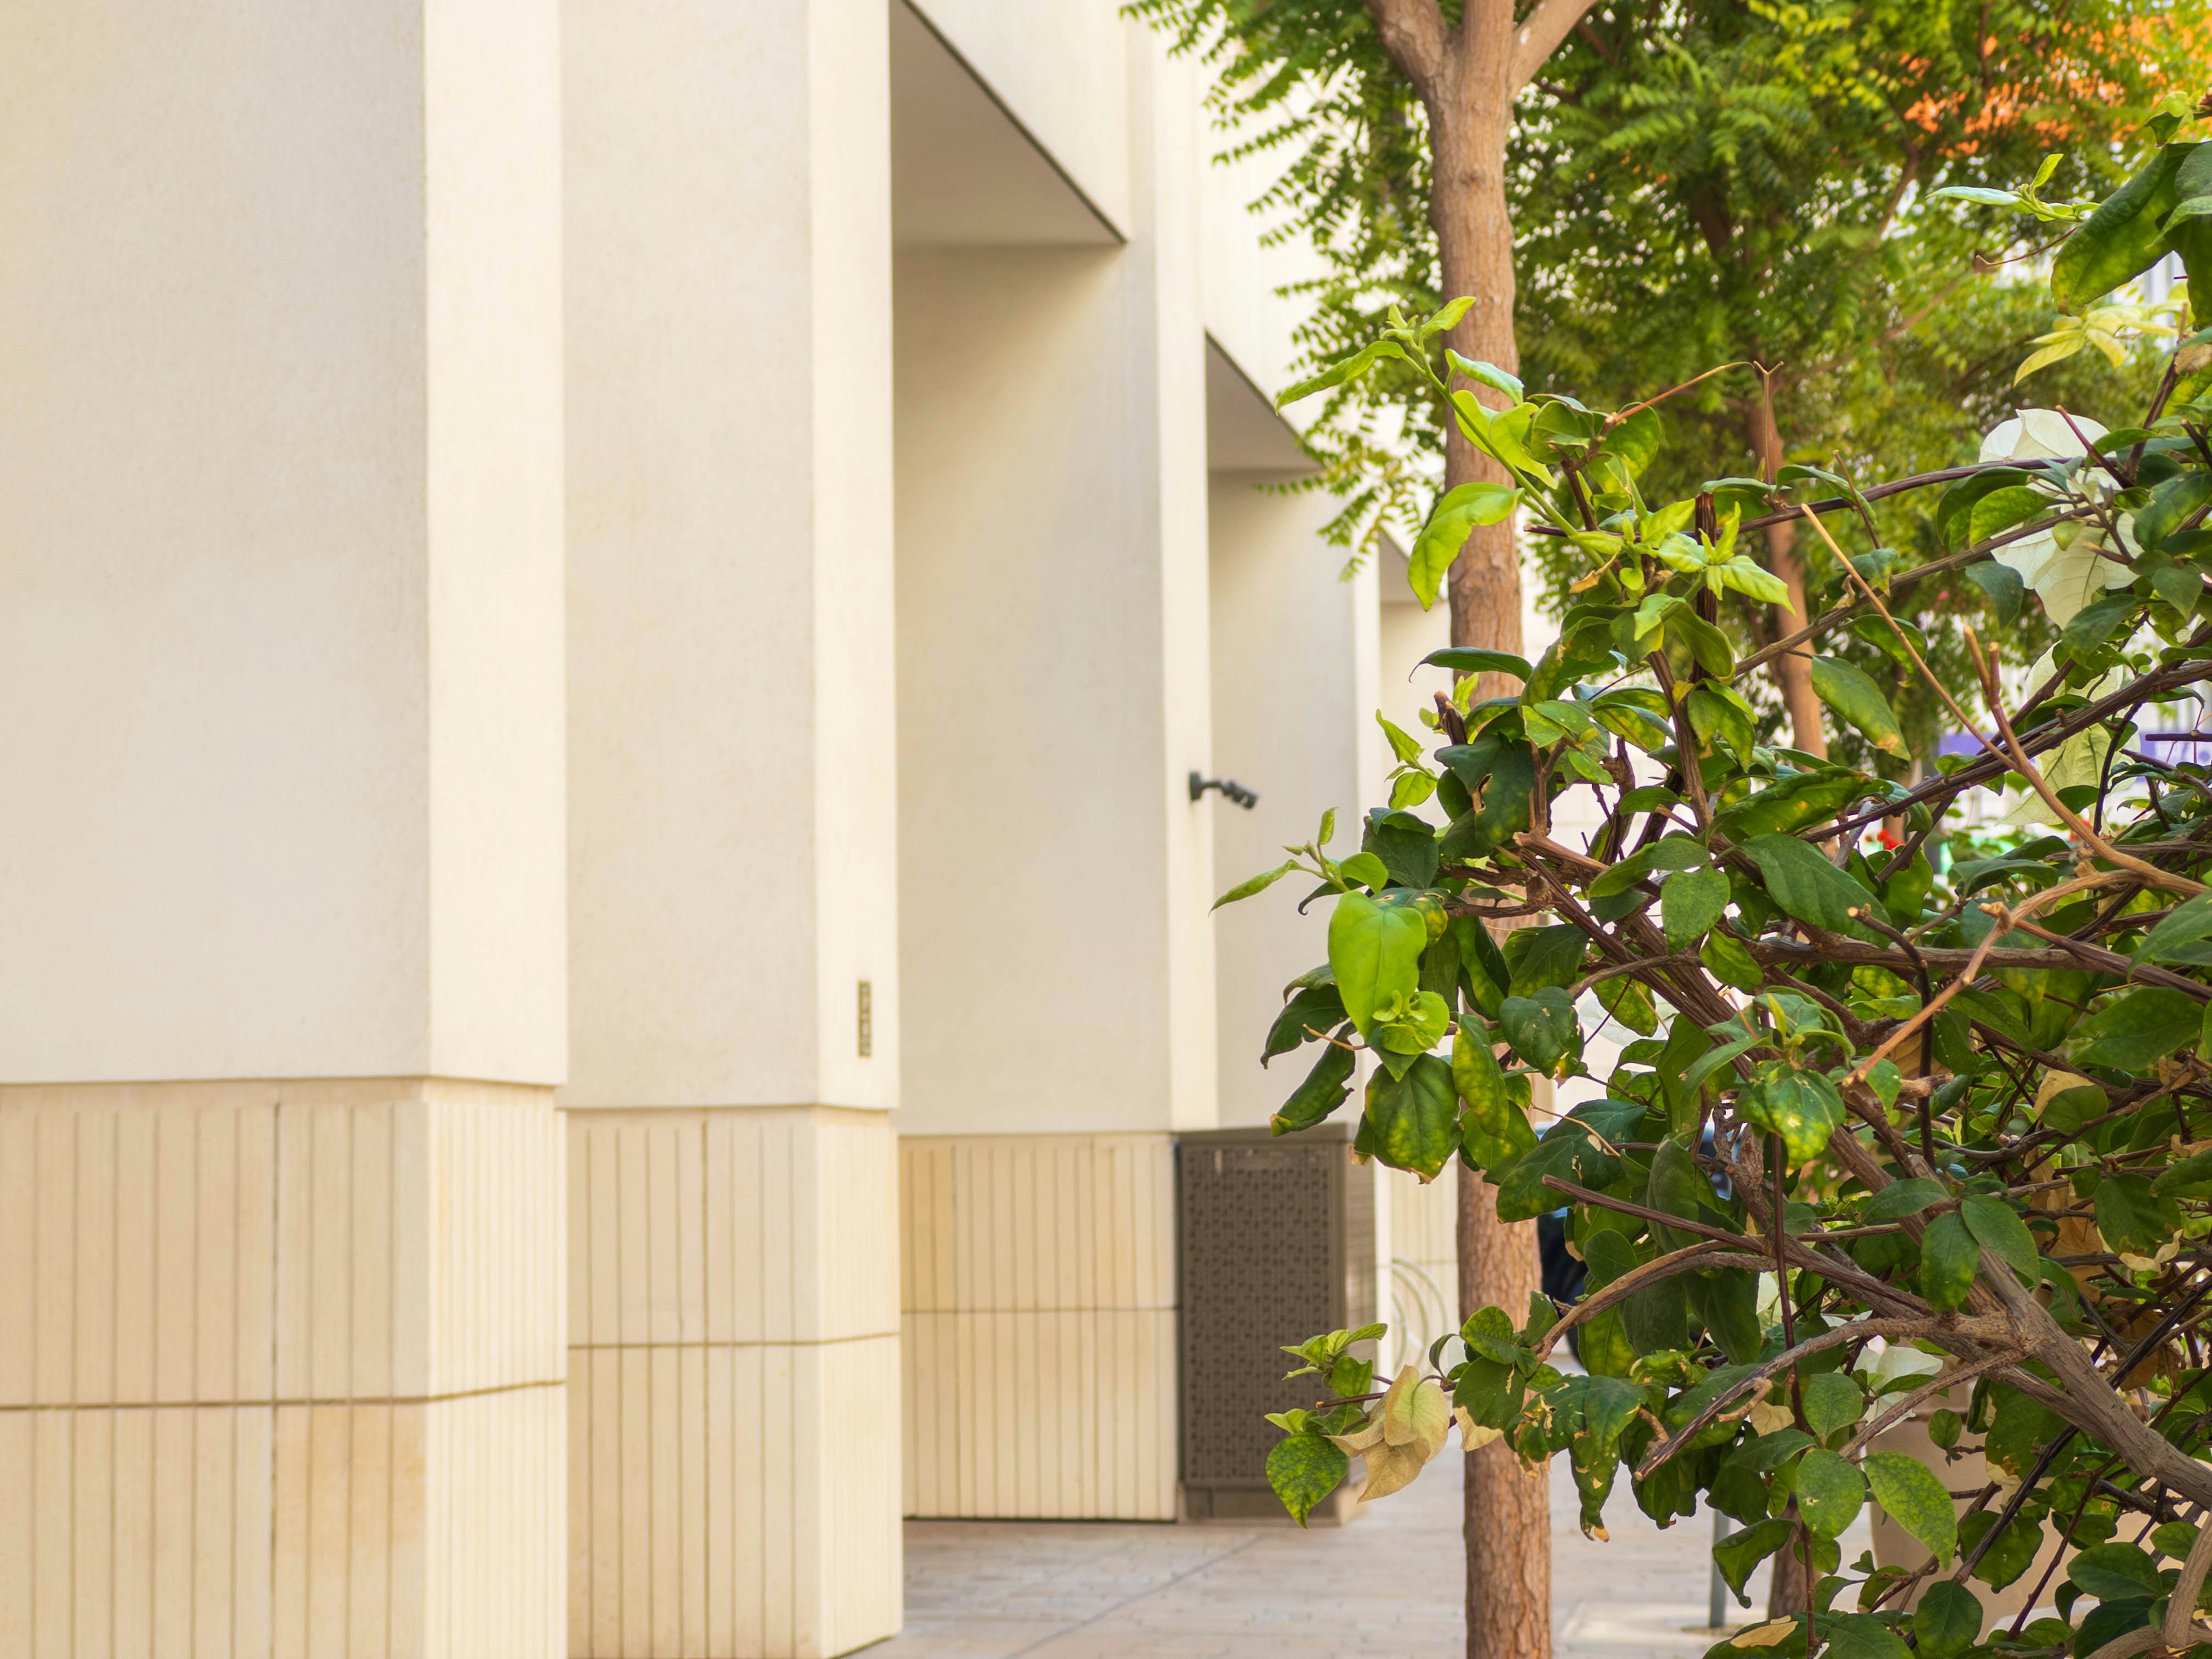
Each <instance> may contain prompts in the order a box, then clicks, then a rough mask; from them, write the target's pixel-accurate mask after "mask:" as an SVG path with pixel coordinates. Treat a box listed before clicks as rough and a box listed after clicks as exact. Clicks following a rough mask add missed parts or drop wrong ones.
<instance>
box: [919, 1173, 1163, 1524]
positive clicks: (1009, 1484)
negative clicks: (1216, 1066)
mask: <svg viewBox="0 0 2212 1659" xmlns="http://www.w3.org/2000/svg"><path fill="white" fill-rule="evenodd" d="M899 1217H900V1226H901V1229H902V1240H901V1247H900V1272H901V1296H900V1309H901V1312H900V1321H901V1330H902V1376H903V1379H904V1386H903V1388H902V1390H901V1395H902V1400H903V1401H904V1411H905V1432H904V1435H903V1443H904V1448H905V1472H904V1493H905V1500H904V1501H905V1509H906V1512H907V1513H908V1515H922V1516H961V1517H1017V1516H1019V1517H1040V1518H1063V1519H1082V1520H1121V1521H1163V1520H1172V1519H1174V1518H1175V1514H1176V1456H1177V1450H1176V1295H1175V1141H1174V1138H1173V1137H1172V1136H1170V1135H1165V1134H1097V1135H1086V1134H1045V1135H976V1136H941V1135H930V1136H912V1135H908V1136H902V1137H901V1138H900V1141H899Z"/></svg>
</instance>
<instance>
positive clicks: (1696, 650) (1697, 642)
mask: <svg viewBox="0 0 2212 1659" xmlns="http://www.w3.org/2000/svg"><path fill="white" fill-rule="evenodd" d="M1666 626H1667V631H1668V633H1670V634H1672V635H1674V636H1675V637H1676V638H1677V639H1679V640H1680V641H1681V642H1682V645H1683V647H1684V648H1685V649H1686V650H1687V651H1688V652H1689V653H1690V655H1691V656H1692V657H1693V658H1695V659H1697V664H1698V666H1699V667H1700V668H1702V669H1704V670H1705V672H1707V673H1708V674H1711V676H1712V677H1713V678H1715V679H1719V680H1727V679H1734V678H1735V652H1734V651H1732V650H1731V649H1730V648H1729V639H1728V635H1725V634H1723V633H1722V632H1721V630H1720V629H1717V628H1716V627H1714V626H1713V625H1712V624H1711V623H1709V622H1707V621H1705V618H1704V617H1700V616H1699V615H1698V613H1697V612H1696V611H1692V609H1690V607H1689V606H1688V605H1685V604H1683V603H1681V602H1680V600H1677V601H1676V602H1675V608H1674V610H1672V611H1668V613H1667V623H1666Z"/></svg>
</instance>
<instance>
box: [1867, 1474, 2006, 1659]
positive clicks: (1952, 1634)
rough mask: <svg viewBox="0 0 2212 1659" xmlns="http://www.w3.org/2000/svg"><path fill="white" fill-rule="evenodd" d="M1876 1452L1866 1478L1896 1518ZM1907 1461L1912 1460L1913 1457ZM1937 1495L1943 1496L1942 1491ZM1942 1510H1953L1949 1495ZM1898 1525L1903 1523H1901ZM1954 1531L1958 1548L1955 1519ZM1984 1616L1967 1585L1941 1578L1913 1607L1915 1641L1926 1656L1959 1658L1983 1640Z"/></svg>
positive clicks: (1946, 1553) (1944, 1555)
mask: <svg viewBox="0 0 2212 1659" xmlns="http://www.w3.org/2000/svg"><path fill="white" fill-rule="evenodd" d="M1877 1455H1887V1456H1892V1457H1894V1456H1896V1455H1897V1454H1896V1453H1894V1452H1890V1453H1887V1454H1877ZM1867 1462H1868V1464H1869V1468H1868V1470H1867V1479H1868V1480H1869V1482H1870V1483H1872V1484H1873V1486H1874V1492H1875V1500H1876V1501H1877V1502H1881V1506H1882V1508H1884V1509H1885V1510H1889V1512H1890V1514H1891V1516H1893V1517H1894V1516H1896V1514H1897V1511H1896V1510H1893V1509H1890V1506H1889V1504H1887V1502H1883V1501H1882V1498H1881V1483H1880V1482H1879V1481H1876V1480H1875V1478H1874V1470H1873V1468H1872V1467H1871V1466H1872V1464H1873V1462H1874V1455H1869V1457H1868V1459H1867ZM1905 1462H1911V1459H1910V1458H1907V1459H1905ZM1912 1467H1913V1468H1916V1469H1919V1470H1920V1473H1921V1474H1923V1475H1927V1477H1928V1480H1929V1481H1930V1483H1932V1484H1934V1485H1936V1486H1942V1482H1941V1481H1939V1480H1936V1477H1935V1476H1934V1475H1932V1474H1928V1471H1927V1470H1925V1469H1923V1468H1920V1465H1919V1464H1917V1463H1913V1464H1912ZM1937 1495H1938V1496H1939V1497H1941V1496H1942V1494H1941V1493H1940V1492H1939V1493H1938V1494H1937ZM1943 1512H1944V1513H1945V1514H1946V1515H1949V1514H1950V1513H1951V1500H1950V1499H1949V1498H1943ZM1899 1524H1900V1525H1902V1524H1903V1523H1902V1522H1899ZM1905 1530H1906V1531H1908V1532H1911V1530H1912V1529H1911V1528H1910V1527H1907V1528H1905ZM1951 1530H1952V1532H1953V1534H1954V1538H1953V1545H1954V1547H1955V1545H1956V1543H1957V1539H1956V1537H1955V1534H1956V1533H1957V1531H1958V1528H1957V1525H1956V1523H1955V1522H1954V1524H1953V1526H1952V1528H1951ZM1918 1535H1919V1534H1917V1533H1916V1534H1914V1536H1916V1537H1917V1536H1918ZM1921 1541H1922V1542H1923V1543H1925V1542H1927V1541H1926V1540H1925V1539H1922V1540H1921ZM1936 1554H1937V1555H1938V1557H1939V1558H1940V1559H1944V1560H1948V1559H1950V1550H1949V1549H1948V1548H1947V1549H1944V1550H1941V1551H1937V1552H1936ZM1983 1619H1984V1613H1983V1612H1982V1602H1981V1598H1980V1597H1979V1596H1978V1595H1975V1594H1974V1593H1973V1591H1972V1590H1970V1589H1967V1588H1966V1586H1965V1585H1964V1584H1960V1583H1954V1582H1953V1581H1952V1580H1950V1579H1948V1578H1939V1579H1937V1580H1936V1582H1935V1583H1932V1584H1930V1585H1929V1586H1928V1588H1927V1589H1924V1590H1923V1591H1921V1593H1920V1605H1919V1606H1918V1607H1915V1608H1914V1609H1913V1610H1912V1634H1913V1638H1914V1641H1915V1643H1916V1644H1917V1649H1918V1650H1919V1652H1920V1653H1921V1654H1922V1655H1923V1659H1957V1656H1959V1655H1960V1654H1962V1653H1964V1652H1966V1650H1967V1649H1969V1648H1971V1647H1972V1646H1973V1645H1974V1644H1975V1643H1977V1642H1978V1641H1980V1640H1981V1639H1982V1621H1983Z"/></svg>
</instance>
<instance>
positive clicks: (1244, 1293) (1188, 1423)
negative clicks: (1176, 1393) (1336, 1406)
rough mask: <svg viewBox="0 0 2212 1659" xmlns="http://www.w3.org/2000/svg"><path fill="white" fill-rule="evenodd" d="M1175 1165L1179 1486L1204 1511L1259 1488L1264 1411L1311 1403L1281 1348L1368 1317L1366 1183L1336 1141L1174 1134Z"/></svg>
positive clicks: (1266, 1432) (1308, 1389) (1370, 1221)
mask: <svg viewBox="0 0 2212 1659" xmlns="http://www.w3.org/2000/svg"><path fill="white" fill-rule="evenodd" d="M1328 1127H1331V1128H1333V1127H1334V1126H1328ZM1176 1156H1177V1161H1178V1169H1179V1175H1180V1191H1179V1194H1178V1200H1177V1201H1178V1206H1179V1210H1180V1220H1181V1224H1182V1225H1181V1226H1180V1228H1179V1229H1178V1236H1179V1238H1180V1242H1181V1243H1180V1248H1181V1262H1180V1276H1181V1286H1180V1289H1181V1297H1180V1300H1181V1303H1182V1480H1183V1485H1184V1488H1185V1493H1186V1499H1187V1502H1188V1505H1189V1508H1190V1510H1191V1512H1192V1513H1193V1514H1194V1515H1196V1514H1208V1513H1212V1512H1213V1510H1212V1506H1211V1505H1210V1504H1208V1502H1207V1501H1206V1494H1207V1493H1208V1492H1212V1491H1220V1492H1251V1491H1255V1490H1256V1491H1260V1492H1264V1491H1265V1490H1266V1489H1267V1476H1266V1474H1265V1467H1266V1464H1267V1452H1268V1449H1270V1448H1271V1447H1273V1444H1274V1443H1275V1442H1276V1441H1277V1440H1278V1439H1279V1438H1280V1437H1281V1434H1280V1431H1279V1430H1277V1429H1276V1428H1275V1427H1274V1426H1273V1425H1271V1424H1270V1423H1268V1422H1267V1420H1266V1417H1265V1415H1264V1414H1265V1413H1268V1412H1279V1411H1282V1410H1284V1409H1285V1408H1287V1407H1291V1406H1310V1405H1311V1404H1312V1403H1313V1401H1314V1400H1315V1398H1316V1392H1315V1387H1314V1384H1315V1382H1316V1379H1314V1378H1312V1377H1300V1378H1298V1379H1297V1381H1295V1382H1286V1381H1285V1380H1284V1377H1283V1373H1284V1372H1285V1371H1286V1370H1289V1369H1290V1368H1291V1363H1292V1362H1291V1360H1290V1359H1289V1358H1288V1357H1287V1356H1286V1355H1285V1354H1284V1352H1283V1346H1284V1345H1285V1344H1286V1343H1293V1342H1301V1341H1304V1340H1305V1339H1306V1338H1307V1337H1309V1336H1312V1335H1314V1334H1316V1333H1317V1332H1321V1331H1328V1330H1340V1329H1345V1328H1350V1327H1352V1326H1356V1325H1359V1324H1364V1323H1365V1322H1367V1321H1368V1320H1370V1319H1372V1318H1373V1317H1374V1306H1375V1187H1374V1175H1373V1171H1372V1170H1366V1169H1362V1168H1360V1167H1358V1165H1356V1164H1354V1163H1353V1162H1352V1148H1351V1144H1350V1140H1349V1139H1348V1137H1347V1136H1346V1133H1343V1132H1342V1131H1337V1132H1335V1133H1328V1134H1327V1137H1326V1138H1323V1133H1317V1132H1309V1133H1304V1134H1300V1135H1292V1136H1285V1137H1283V1138H1282V1139H1275V1138H1273V1137H1272V1136H1270V1135H1269V1134H1268V1133H1267V1131H1266V1130H1264V1129H1262V1130H1257V1131H1247V1130H1225V1131H1220V1132H1218V1133H1210V1134H1194V1135H1186V1136H1184V1137H1183V1139H1182V1143H1181V1145H1180V1146H1179V1147H1178V1149H1177V1154H1176Z"/></svg>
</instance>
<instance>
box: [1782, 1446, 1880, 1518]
mask: <svg viewBox="0 0 2212 1659" xmlns="http://www.w3.org/2000/svg"><path fill="white" fill-rule="evenodd" d="M1796 1488H1797V1513H1798V1514H1799V1516H1802V1517H1803V1519H1804V1522H1805V1524H1806V1525H1807V1526H1808V1527H1809V1528H1812V1529H1813V1530H1814V1532H1815V1533H1817V1534H1820V1536H1821V1537H1823V1538H1834V1537H1836V1536H1838V1535H1839V1534H1841V1533H1842V1532H1843V1530H1844V1528H1846V1527H1848V1526H1850V1524H1851V1522H1854V1521H1856V1520H1857V1519H1858V1515H1859V1510H1860V1508H1861V1506H1862V1505H1863V1504H1865V1502H1866V1477H1865V1476H1863V1475H1862V1474H1860V1473H1859V1472H1858V1470H1857V1468H1855V1467H1854V1466H1853V1465H1851V1464H1850V1463H1847V1462H1844V1460H1843V1459H1842V1458H1841V1457H1838V1455H1836V1454H1835V1453H1833V1452H1832V1451H1830V1450H1828V1449H1826V1447H1823V1446H1815V1447H1814V1449H1812V1450H1811V1451H1808V1452H1807V1453H1806V1454H1805V1459H1804V1462H1801V1463H1800V1464H1798V1466H1797V1480H1796Z"/></svg>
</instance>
